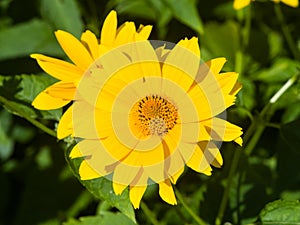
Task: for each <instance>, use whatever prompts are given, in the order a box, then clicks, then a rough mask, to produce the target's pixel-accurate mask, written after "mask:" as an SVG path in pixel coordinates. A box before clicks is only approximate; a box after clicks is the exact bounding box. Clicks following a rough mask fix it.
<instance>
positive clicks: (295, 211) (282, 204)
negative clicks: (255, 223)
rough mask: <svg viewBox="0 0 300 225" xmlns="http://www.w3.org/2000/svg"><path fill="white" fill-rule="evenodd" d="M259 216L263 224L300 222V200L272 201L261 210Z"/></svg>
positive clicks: (274, 224)
mask: <svg viewBox="0 0 300 225" xmlns="http://www.w3.org/2000/svg"><path fill="white" fill-rule="evenodd" d="M259 218H260V222H261V223H260V224H262V225H267V224H268V225H278V224H286V225H296V224H299V221H300V204H299V201H287V200H277V201H274V202H271V203H269V204H267V205H266V206H265V208H264V209H263V210H262V211H261V213H260V216H259Z"/></svg>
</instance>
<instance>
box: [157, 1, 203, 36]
mask: <svg viewBox="0 0 300 225" xmlns="http://www.w3.org/2000/svg"><path fill="white" fill-rule="evenodd" d="M163 2H164V3H165V4H166V5H167V6H168V7H169V9H170V10H171V12H172V14H173V17H174V18H176V19H177V20H179V21H180V22H182V23H183V24H185V25H187V26H188V27H190V28H192V29H193V30H195V31H196V32H197V33H198V34H203V33H204V29H203V23H202V20H201V18H200V15H199V13H198V9H197V5H196V1H195V0H163Z"/></svg>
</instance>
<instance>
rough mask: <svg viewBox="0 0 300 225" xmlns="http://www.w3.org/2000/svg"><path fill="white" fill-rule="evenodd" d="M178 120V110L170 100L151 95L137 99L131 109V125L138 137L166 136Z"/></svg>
mask: <svg viewBox="0 0 300 225" xmlns="http://www.w3.org/2000/svg"><path fill="white" fill-rule="evenodd" d="M177 120H178V110H177V108H176V107H175V106H174V104H172V103H171V102H170V101H168V100H166V99H165V98H162V97H161V96H158V95H151V96H146V97H145V98H142V99H141V100H139V101H137V102H136V103H135V104H134V105H133V107H132V108H131V110H130V114H129V125H130V128H131V131H132V132H133V133H134V135H135V136H136V137H138V138H142V139H143V138H147V137H148V136H150V135H157V136H161V137H162V136H164V135H165V134H166V133H168V131H169V130H171V129H172V128H173V127H174V126H175V124H176V123H177Z"/></svg>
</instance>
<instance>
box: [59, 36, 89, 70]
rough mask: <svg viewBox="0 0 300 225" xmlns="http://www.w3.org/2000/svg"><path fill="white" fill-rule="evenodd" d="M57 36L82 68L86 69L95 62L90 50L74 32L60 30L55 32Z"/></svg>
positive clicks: (72, 58)
mask: <svg viewBox="0 0 300 225" xmlns="http://www.w3.org/2000/svg"><path fill="white" fill-rule="evenodd" d="M55 36H56V38H57V41H58V42H59V44H60V46H61V47H62V49H63V50H64V51H65V53H66V54H67V56H68V57H69V58H70V59H71V60H72V61H73V62H74V63H75V64H76V65H77V66H78V67H80V69H82V70H84V71H85V70H86V69H87V68H88V67H89V66H90V65H91V64H92V63H93V62H94V60H93V58H92V56H91V54H90V53H89V51H88V50H87V49H86V48H85V47H84V45H83V44H82V43H81V42H80V41H79V40H77V39H76V38H75V37H74V36H73V35H72V34H70V33H68V32H65V31H62V30H58V31H56V32H55Z"/></svg>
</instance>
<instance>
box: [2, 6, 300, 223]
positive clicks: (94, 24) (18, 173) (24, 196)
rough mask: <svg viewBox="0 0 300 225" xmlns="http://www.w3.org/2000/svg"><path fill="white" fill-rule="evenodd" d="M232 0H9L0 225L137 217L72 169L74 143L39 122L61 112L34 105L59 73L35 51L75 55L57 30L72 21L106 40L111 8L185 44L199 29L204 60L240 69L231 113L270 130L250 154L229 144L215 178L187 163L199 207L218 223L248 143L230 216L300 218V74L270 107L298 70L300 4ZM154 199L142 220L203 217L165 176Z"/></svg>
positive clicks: (241, 219) (244, 123)
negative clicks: (164, 193)
mask: <svg viewBox="0 0 300 225" xmlns="http://www.w3.org/2000/svg"><path fill="white" fill-rule="evenodd" d="M232 4H233V1H229V0H210V1H204V0H109V1H108V0H106V1H105V0H86V1H79V0H33V1H24V0H0V75H1V76H0V103H1V104H0V188H1V189H0V190H1V191H0V224H1V225H10V224H11V225H57V224H62V223H64V224H65V225H77V224H84V225H93V224H105V225H106V224H108V225H110V224H112V225H114V224H116V225H119V224H120V225H121V224H124V225H129V224H134V222H133V221H132V217H131V219H129V218H130V216H129V217H128V215H130V214H132V215H133V210H132V208H129V209H128V210H129V211H128V213H127V214H126V213H124V211H126V210H125V209H124V208H122V207H123V206H116V205H114V204H111V197H107V199H106V197H105V196H104V197H103V196H102V197H101V196H100V197H101V198H102V200H100V201H99V199H97V198H95V197H94V196H93V195H92V194H90V192H88V191H87V190H86V189H85V188H84V186H83V185H82V184H81V183H80V182H79V181H78V179H77V178H76V176H74V175H73V174H72V171H71V170H70V167H69V165H68V163H67V161H68V160H66V158H65V152H66V149H67V143H66V142H63V141H57V139H56V138H55V137H53V136H51V135H49V134H47V133H45V132H43V131H41V130H40V129H38V128H37V127H36V126H35V125H34V123H35V121H38V122H39V123H41V124H43V125H45V126H47V127H48V128H50V130H55V127H56V125H57V121H58V120H59V118H60V116H61V114H62V110H52V111H43V112H42V111H38V110H35V109H33V107H32V106H31V102H32V100H33V99H34V98H35V96H36V95H37V94H38V93H39V92H40V91H41V90H43V89H44V88H45V87H47V86H48V85H49V84H51V83H53V82H55V80H54V79H53V78H51V77H50V76H48V75H46V74H44V73H43V71H42V70H41V69H40V68H39V67H38V65H37V63H36V61H35V60H33V59H30V57H29V54H31V53H43V54H46V55H49V56H53V57H57V58H63V59H65V58H66V56H65V55H64V53H63V51H62V50H61V48H60V46H59V45H58V43H57V42H56V40H55V36H54V31H55V30H58V29H62V30H65V31H68V32H70V33H72V34H73V35H75V36H76V37H77V38H79V37H80V35H81V32H83V31H84V30H86V29H90V30H91V31H93V32H94V33H95V34H96V35H97V36H98V37H99V32H100V29H101V26H102V23H103V20H104V19H105V17H106V15H107V14H108V13H109V11H110V10H111V9H115V10H116V11H117V12H118V20H119V25H120V24H122V23H123V22H124V21H135V23H136V26H137V27H138V25H139V24H144V25H146V24H151V25H153V26H154V27H153V32H152V34H151V36H150V39H153V40H157V39H160V40H166V41H170V42H174V43H176V42H178V41H179V40H180V39H183V38H185V37H189V38H191V37H192V36H198V37H199V43H200V48H201V55H202V58H203V60H209V59H212V58H215V57H220V56H222V57H226V58H227V60H228V61H227V63H226V65H225V67H224V71H237V72H239V73H240V81H241V83H242V84H243V89H242V91H241V92H240V93H239V96H238V99H237V104H236V106H233V107H231V108H230V109H229V110H228V114H227V116H228V120H229V121H231V122H234V123H235V124H238V125H239V126H241V127H243V130H244V131H247V130H248V128H249V126H250V125H251V124H256V127H255V129H257V132H260V133H259V135H257V137H256V139H257V140H254V138H252V139H251V138H250V140H254V141H253V142H254V144H253V143H252V145H253V149H252V150H251V151H248V152H246V153H245V152H244V151H243V150H241V149H236V144H233V143H227V144H223V145H222V149H221V152H222V154H223V156H224V166H223V167H222V168H221V169H214V171H213V175H212V176H211V177H207V176H205V175H201V174H197V173H195V172H193V171H191V170H187V171H186V172H185V174H184V175H183V176H182V177H181V178H180V179H179V181H178V184H177V185H176V188H177V189H178V190H179V191H180V193H181V195H182V196H183V199H184V201H185V203H186V204H187V205H188V206H189V207H190V209H192V210H193V211H194V212H195V214H196V215H198V216H199V217H201V218H202V219H203V220H204V221H206V222H207V223H208V224H214V222H215V219H216V217H217V214H218V211H219V207H220V202H221V199H222V196H223V192H224V188H225V187H226V185H227V183H226V182H228V179H227V177H228V172H229V170H230V167H231V162H232V158H233V155H234V154H235V153H236V151H242V153H241V157H240V159H239V161H240V163H239V165H238V166H239V167H238V170H237V171H238V172H237V173H235V176H234V177H233V180H232V181H231V184H232V185H231V188H230V190H229V201H228V207H227V208H226V210H225V214H224V218H223V220H222V224H223V223H225V222H229V223H231V224H254V223H255V224H267V222H268V221H269V222H270V221H271V222H273V223H268V224H278V223H279V222H280V223H281V222H287V223H286V224H299V223H300V206H299V204H298V202H297V200H299V198H300V172H299V171H300V84H299V82H298V81H296V82H295V84H294V85H293V86H292V87H291V88H289V89H288V90H287V91H286V93H284V95H283V96H282V97H281V98H280V99H279V100H278V101H277V102H276V103H275V104H274V105H272V107H271V108H270V109H269V111H268V112H264V114H263V117H262V114H261V113H260V112H261V110H262V109H263V108H264V107H265V106H266V105H267V104H268V101H269V99H270V98H271V97H272V96H273V95H274V94H275V93H276V92H277V91H278V90H279V89H280V88H281V87H282V86H283V84H284V83H285V82H286V81H287V80H288V79H290V78H291V77H293V76H295V75H297V74H298V73H299V59H300V57H299V49H300V9H299V8H290V7H288V6H286V5H282V4H280V5H274V3H273V2H271V1H264V2H254V3H252V4H251V8H249V7H248V8H246V9H243V10H240V11H235V10H234V9H233V7H232ZM276 7H277V8H276ZM278 9H280V11H278ZM250 10H251V11H250ZM276 10H277V11H276ZM250 12H251V13H250ZM279 12H280V13H282V14H280V13H279ZM280 15H283V16H284V21H282V20H281V17H280ZM284 32H286V33H284ZM287 33H289V34H290V36H291V39H292V40H290V42H289V40H288V39H287V38H286V34H287ZM50 133H51V131H50ZM255 133H256V132H254V133H253V134H254V135H255ZM248 144H249V145H250V144H251V143H250V142H249V143H248ZM88 185H89V184H88ZM103 190H106V189H103ZM109 190H111V188H110V187H108V189H107V191H109ZM105 199H106V201H105ZM279 199H281V200H282V201H275V200H279ZM127 200H128V199H126V201H127ZM143 200H144V202H143V204H142V209H139V210H136V212H135V215H136V221H137V223H138V224H143V225H144V224H145V225H147V224H164V225H177V224H178V225H181V224H199V223H198V222H197V221H196V220H195V219H194V218H193V217H192V216H191V215H190V214H189V213H188V212H187V211H186V207H184V204H182V202H180V203H179V204H178V205H177V206H170V205H168V204H166V203H164V202H163V201H162V200H161V199H160V198H159V196H158V193H157V186H155V185H152V186H150V187H148V189H147V192H146V194H145V196H144V198H143ZM117 201H119V200H117ZM120 201H121V200H120ZM124 201H125V200H124ZM273 201H275V202H273ZM270 202H273V203H270ZM268 203H270V204H271V205H270V204H269V205H268V206H266V204H268ZM113 206H115V207H113ZM126 207H128V205H127V206H126ZM126 207H125V208H126ZM122 209H123V210H122ZM118 210H120V211H121V212H123V213H120V212H119V211H118ZM276 221H277V222H276Z"/></svg>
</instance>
